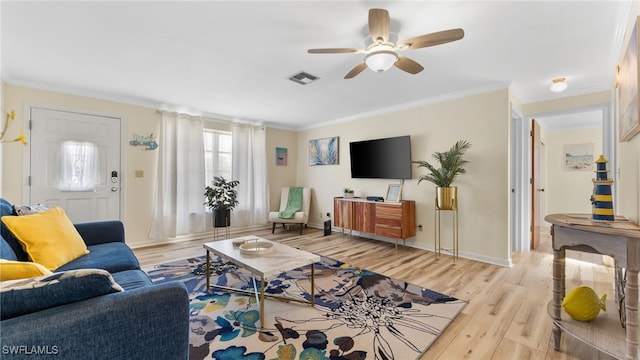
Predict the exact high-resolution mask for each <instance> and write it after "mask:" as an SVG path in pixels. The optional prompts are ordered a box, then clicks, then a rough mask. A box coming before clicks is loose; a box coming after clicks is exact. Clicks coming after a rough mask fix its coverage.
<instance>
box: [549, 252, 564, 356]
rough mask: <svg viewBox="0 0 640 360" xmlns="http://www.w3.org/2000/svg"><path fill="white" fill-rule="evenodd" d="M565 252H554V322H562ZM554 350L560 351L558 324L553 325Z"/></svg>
mask: <svg viewBox="0 0 640 360" xmlns="http://www.w3.org/2000/svg"><path fill="white" fill-rule="evenodd" d="M564 267H565V250H564V249H560V250H553V320H560V314H561V313H562V299H563V298H564V292H565V283H564V281H565V279H564V275H565V274H564V272H565V268H564ZM551 332H552V334H553V348H554V349H555V350H556V351H557V350H560V335H561V330H560V327H559V326H558V325H556V323H555V322H554V323H553V328H552V331H551Z"/></svg>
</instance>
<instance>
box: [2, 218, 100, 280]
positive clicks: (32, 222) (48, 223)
mask: <svg viewBox="0 0 640 360" xmlns="http://www.w3.org/2000/svg"><path fill="white" fill-rule="evenodd" d="M2 222H3V223H4V224H5V225H6V226H7V228H8V229H9V230H10V231H11V233H12V234H13V235H14V236H15V237H16V239H18V241H20V243H21V245H22V247H23V248H24V251H25V252H26V253H27V254H28V255H29V258H30V259H31V261H33V262H37V263H38V264H42V265H44V266H45V267H46V268H47V269H49V270H55V269H57V268H59V267H60V266H62V265H64V264H66V263H68V262H70V261H71V260H75V259H77V258H79V257H80V256H82V255H86V254H88V253H89V250H88V249H87V245H86V244H85V243H84V240H82V237H81V236H80V234H79V233H78V230H76V228H75V226H73V224H72V223H71V220H69V218H68V217H67V215H66V214H65V213H64V210H62V209H61V208H60V207H57V206H56V207H54V208H51V209H49V210H47V211H43V212H41V213H37V214H33V215H28V216H3V217H2Z"/></svg>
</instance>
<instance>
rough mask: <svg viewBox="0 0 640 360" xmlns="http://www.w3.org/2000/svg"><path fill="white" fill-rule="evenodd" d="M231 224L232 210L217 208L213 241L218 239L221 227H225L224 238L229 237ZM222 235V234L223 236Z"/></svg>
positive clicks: (214, 218)
mask: <svg viewBox="0 0 640 360" xmlns="http://www.w3.org/2000/svg"><path fill="white" fill-rule="evenodd" d="M230 225H231V211H229V210H224V211H222V210H215V211H214V214H213V241H216V240H217V239H218V233H219V232H220V231H219V229H220V228H224V232H223V234H222V235H224V237H223V239H228V238H229V226H230ZM222 235H221V236H222Z"/></svg>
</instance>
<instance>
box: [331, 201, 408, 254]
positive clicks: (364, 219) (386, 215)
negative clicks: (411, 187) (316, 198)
mask: <svg viewBox="0 0 640 360" xmlns="http://www.w3.org/2000/svg"><path fill="white" fill-rule="evenodd" d="M333 215H334V222H335V225H336V227H339V228H342V233H343V234H344V232H345V230H349V233H351V232H352V231H354V230H355V231H358V232H360V233H367V234H374V235H378V236H383V237H387V238H391V239H394V240H395V243H396V250H397V249H398V240H402V242H403V244H404V245H405V246H406V239H407V238H410V237H412V236H416V202H415V201H413V200H401V201H399V202H378V201H371V200H367V199H366V198H350V199H347V198H343V197H335V198H333Z"/></svg>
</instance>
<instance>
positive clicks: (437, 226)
mask: <svg viewBox="0 0 640 360" xmlns="http://www.w3.org/2000/svg"><path fill="white" fill-rule="evenodd" d="M441 211H451V212H452V214H453V249H451V250H449V249H444V248H442V246H441V243H440V212H441ZM435 213H436V214H435V217H436V221H435V226H434V228H435V239H434V242H435V243H434V248H435V252H436V259H438V258H440V254H441V253H442V250H445V251H447V252H450V253H451V254H452V255H453V263H454V264H455V262H456V260H458V209H457V208H455V209H451V210H449V209H447V210H445V209H439V208H438V206H436V211H435Z"/></svg>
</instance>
